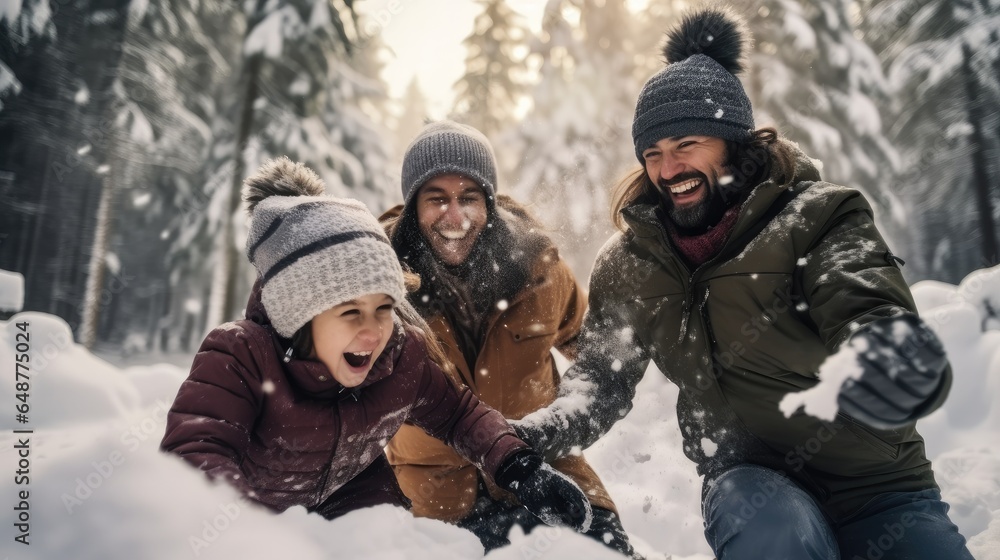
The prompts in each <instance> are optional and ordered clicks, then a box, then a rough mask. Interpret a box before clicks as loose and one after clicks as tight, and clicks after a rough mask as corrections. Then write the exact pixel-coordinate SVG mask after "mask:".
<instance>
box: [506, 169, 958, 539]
mask: <svg viewBox="0 0 1000 560" xmlns="http://www.w3.org/2000/svg"><path fill="white" fill-rule="evenodd" d="M796 151H797V150H796ZM789 189H792V190H793V191H794V192H795V193H796V194H795V196H794V198H791V199H790V201H788V199H789V197H790V195H783V193H784V192H785V191H788V190H789ZM779 208H780V212H777V213H776V214H775V211H776V210H778V209H779ZM661 212H662V210H661V208H660V205H659V203H658V200H657V199H655V198H654V197H651V196H650V197H646V198H640V199H638V200H636V201H635V202H634V203H632V204H630V205H628V206H627V207H626V208H624V209H623V210H622V217H623V219H624V221H625V223H626V224H627V226H628V228H627V230H626V231H625V232H624V233H618V234H616V235H614V236H613V237H612V238H611V239H610V240H609V241H608V242H607V244H606V245H605V246H604V247H603V248H602V250H601V252H600V254H599V256H598V258H597V261H596V263H595V265H594V271H593V273H592V275H591V280H590V289H589V290H590V292H589V306H590V307H589V311H588V313H587V316H586V319H585V321H584V326H583V329H582V331H581V337H580V342H579V357H578V360H577V362H576V364H575V365H574V367H573V368H571V369H570V371H569V372H567V374H566V375H565V377H564V379H563V383H562V385H561V386H560V396H559V398H558V399H557V400H556V401H555V402H554V403H553V404H552V405H551V406H550V407H548V408H545V409H542V410H540V411H538V412H535V413H533V414H531V415H529V416H527V417H526V418H524V419H523V420H522V421H521V422H519V423H516V424H517V425H518V431H519V433H520V434H522V435H523V436H524V437H526V438H527V441H528V442H529V444H530V445H532V446H533V447H534V448H535V449H538V450H540V451H541V452H543V453H544V454H546V456H547V457H548V458H552V457H556V456H561V455H563V454H565V453H568V452H569V450H570V449H572V448H573V447H576V446H580V447H584V448H585V447H587V446H589V445H590V444H592V443H593V442H594V441H596V440H597V439H598V438H599V437H601V436H602V435H603V434H604V433H606V432H607V431H608V430H609V429H610V428H611V426H612V425H613V424H614V423H615V422H617V421H618V420H619V419H621V418H622V417H624V415H625V414H627V412H628V411H629V410H630V409H631V407H632V397H633V396H634V395H635V387H636V384H638V382H639V381H640V379H641V378H642V375H643V373H644V372H645V371H646V368H647V366H648V364H649V361H650V360H652V361H653V363H655V364H656V366H657V367H658V368H659V370H660V371H662V372H663V374H664V375H665V376H667V378H669V379H670V380H671V381H672V382H673V383H675V384H676V385H677V386H678V387H679V388H680V394H679V396H678V401H677V416H678V421H679V424H680V428H681V431H682V435H683V437H684V453H685V455H687V457H688V458H690V459H691V460H692V461H694V462H695V463H697V466H698V472H699V474H701V475H703V476H704V477H705V488H707V487H708V485H709V484H711V482H712V480H713V479H714V478H715V477H717V476H718V475H720V474H721V473H722V472H724V471H726V470H728V469H729V468H731V467H733V466H735V465H738V464H745V463H752V464H757V465H761V466H765V467H769V468H773V469H777V470H780V471H782V472H785V473H787V474H788V475H789V476H791V477H793V478H794V479H795V480H797V481H798V482H799V483H800V484H801V485H802V486H804V487H805V488H806V489H808V490H809V491H810V492H812V493H813V495H814V496H815V497H816V498H817V500H818V501H819V503H820V504H822V506H823V507H824V509H825V510H826V511H827V513H828V514H829V515H830V516H831V518H832V519H834V520H840V519H843V518H845V517H846V516H849V515H850V514H851V513H852V512H853V511H856V510H857V509H859V508H860V507H861V506H863V505H864V504H865V503H866V502H867V501H868V500H869V499H871V498H872V497H873V496H875V495H876V494H878V493H881V492H892V491H913V490H921V489H925V488H933V487H936V485H935V482H934V476H933V473H932V471H931V464H930V462H929V461H928V460H927V458H926V455H925V452H924V443H923V439H922V438H921V437H920V435H919V434H918V433H917V431H916V429H915V427H914V425H909V426H906V427H903V428H900V429H895V430H875V429H871V428H868V427H867V426H864V425H862V424H860V423H859V422H857V421H855V420H853V419H852V418H850V417H848V416H846V415H844V414H838V416H837V418H836V419H835V420H834V421H833V422H826V421H822V420H819V419H817V418H814V417H811V416H808V415H805V414H804V413H802V412H801V411H800V412H797V413H795V414H793V415H792V416H791V417H789V418H786V417H785V416H784V415H783V414H782V413H781V411H780V410H779V408H778V403H779V402H780V401H781V399H782V398H783V397H784V396H785V395H786V394H788V393H790V392H794V391H801V390H804V389H808V388H810V387H813V386H814V385H816V384H817V383H818V379H817V375H816V372H817V371H818V370H819V367H820V365H821V364H822V363H823V362H824V360H826V358H827V357H828V356H830V355H831V354H833V353H834V352H836V351H837V349H838V348H839V346H840V345H841V343H842V342H844V341H845V340H846V339H847V338H848V337H849V336H850V334H851V333H852V332H853V331H855V330H857V329H858V328H860V327H862V326H864V325H866V324H867V323H869V322H871V321H873V320H875V319H878V318H880V317H886V316H892V315H895V314H898V313H901V312H904V311H911V312H915V306H914V302H913V298H912V297H911V295H910V291H909V288H908V287H907V285H906V282H905V281H904V280H903V276H902V274H901V273H900V271H899V269H898V268H897V266H896V264H895V262H896V259H895V257H894V256H893V255H892V254H891V253H890V252H889V248H888V247H887V246H886V243H885V241H884V240H883V239H882V236H881V235H880V234H879V232H878V230H877V229H876V227H875V223H874V221H873V216H872V209H871V207H870V206H869V204H868V202H867V201H866V200H865V198H864V196H862V194H861V193H860V192H858V191H857V190H855V189H851V188H847V187H843V186H838V185H834V184H830V183H825V182H822V181H821V180H820V177H819V173H818V171H817V170H816V168H815V166H814V165H813V163H812V162H811V160H810V159H809V158H808V157H806V156H805V154H802V153H801V152H798V157H797V165H796V172H795V177H794V178H792V179H791V180H788V179H786V178H785V177H783V176H777V177H776V176H774V175H772V176H771V178H770V179H768V180H766V181H764V182H763V183H761V184H759V185H758V186H756V187H755V188H754V189H753V191H752V192H751V193H750V194H749V195H748V197H747V198H746V200H745V202H743V203H742V206H741V208H740V212H739V217H738V219H737V221H736V225H735V226H734V230H733V232H732V233H731V235H730V237H729V240H728V241H727V245H726V246H725V247H723V249H722V250H721V252H720V253H719V254H718V255H717V256H716V257H714V258H713V259H712V260H710V261H708V262H707V263H705V264H703V265H701V266H699V267H698V268H697V269H696V270H691V269H690V268H689V267H688V265H687V264H686V263H685V261H684V260H683V259H682V258H681V257H680V255H679V254H678V252H677V251H676V250H675V249H674V247H673V245H672V243H671V242H670V240H669V236H668V235H667V233H666V230H665V228H664V226H663V222H662V218H663V216H662V214H661ZM754 230H759V233H757V234H756V235H753V234H751V236H752V238H751V239H750V240H749V242H746V241H747V239H748V237H747V235H746V232H748V231H749V232H752V231H754ZM950 385H951V370H950V368H949V369H948V370H947V371H946V373H945V379H944V382H943V383H942V387H941V389H940V390H939V392H938V393H937V394H936V395H935V397H934V402H932V403H931V406H930V407H929V408H928V410H927V411H928V412H929V411H930V410H933V409H934V408H937V407H938V406H940V404H941V402H942V401H943V400H944V398H945V396H946V395H947V393H948V389H949V388H950ZM667 413H668V411H664V414H667ZM650 444H651V445H655V444H656V442H650Z"/></svg>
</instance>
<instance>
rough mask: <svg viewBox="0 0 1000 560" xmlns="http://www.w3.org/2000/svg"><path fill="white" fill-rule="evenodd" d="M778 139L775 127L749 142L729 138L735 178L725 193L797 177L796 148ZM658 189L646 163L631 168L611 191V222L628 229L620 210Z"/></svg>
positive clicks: (758, 132)
mask: <svg viewBox="0 0 1000 560" xmlns="http://www.w3.org/2000/svg"><path fill="white" fill-rule="evenodd" d="M779 140H780V137H779V135H778V131H777V130H776V129H774V128H771V127H765V128H760V129H758V130H755V131H754V133H753V137H752V138H751V140H750V141H749V142H726V152H727V157H726V161H727V164H726V165H727V167H729V171H730V173H731V174H732V175H733V181H732V182H731V183H729V184H728V185H725V186H724V187H723V191H724V192H723V196H737V197H739V196H746V195H747V194H749V191H750V190H751V189H752V188H753V187H755V186H757V185H758V184H760V183H761V182H763V181H764V180H766V179H767V178H768V176H775V177H776V178H777V180H779V181H792V180H794V178H795V152H794V149H793V148H792V147H791V146H789V145H788V144H787V143H786V142H780V141H779ZM656 193H657V189H656V185H654V184H653V181H652V180H650V178H649V175H648V174H647V173H646V169H645V168H644V167H639V168H638V169H635V170H633V171H630V172H629V173H628V174H627V175H625V177H623V178H622V179H621V181H619V182H618V184H617V185H615V187H614V188H613V189H612V191H611V223H612V224H614V226H615V227H616V228H618V230H619V231H625V230H626V229H628V226H627V225H626V224H625V221H624V220H623V219H622V215H621V211H622V210H623V209H624V208H625V207H627V206H629V205H630V204H632V203H633V202H635V201H637V200H639V199H640V198H644V197H647V196H654V195H656Z"/></svg>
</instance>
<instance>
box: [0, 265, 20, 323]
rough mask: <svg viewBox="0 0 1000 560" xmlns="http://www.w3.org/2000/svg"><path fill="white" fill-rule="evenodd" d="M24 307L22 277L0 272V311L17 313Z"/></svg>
mask: <svg viewBox="0 0 1000 560" xmlns="http://www.w3.org/2000/svg"><path fill="white" fill-rule="evenodd" d="M23 307H24V276H22V275H21V274H20V273H18V272H11V271H9V270H0V311H6V312H8V313H9V312H14V313H16V312H18V311H20V310H21V308H23Z"/></svg>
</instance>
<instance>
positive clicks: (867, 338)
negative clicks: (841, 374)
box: [837, 313, 948, 429]
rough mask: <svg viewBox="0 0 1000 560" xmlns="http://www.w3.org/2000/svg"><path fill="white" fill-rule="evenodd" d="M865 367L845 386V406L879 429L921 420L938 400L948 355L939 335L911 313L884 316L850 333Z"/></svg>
mask: <svg viewBox="0 0 1000 560" xmlns="http://www.w3.org/2000/svg"><path fill="white" fill-rule="evenodd" d="M848 342H849V343H850V344H852V345H853V346H854V347H855V348H858V350H859V352H858V360H859V362H860V364H861V367H862V369H863V372H862V374H861V377H860V378H858V379H856V380H848V381H846V382H845V383H844V385H843V386H842V387H841V389H840V395H839V397H838V399H837V402H838V404H839V406H840V410H842V411H843V412H845V413H846V414H848V415H850V416H852V417H854V418H856V419H858V420H860V421H862V422H864V423H866V424H868V425H870V426H872V427H875V428H882V429H889V428H897V427H899V426H903V425H905V424H909V423H910V422H914V421H916V420H917V419H918V418H920V417H922V416H923V415H924V413H925V412H926V409H927V406H926V405H929V404H930V403H931V402H932V401H934V400H935V399H936V396H937V391H938V389H939V388H940V387H941V379H942V378H943V377H944V372H945V369H946V368H947V367H948V358H947V357H946V356H945V353H944V347H943V346H942V345H941V341H940V340H938V337H937V335H935V334H934V332H933V331H931V330H930V328H928V327H927V325H926V324H924V322H923V321H921V320H920V318H919V317H917V316H916V315H913V314H911V313H907V314H905V315H901V316H898V317H884V318H882V319H878V320H876V321H874V322H872V323H871V324H869V325H867V326H865V327H864V328H862V329H861V330H859V331H857V332H856V333H854V334H853V335H851V338H850V340H849V341H848Z"/></svg>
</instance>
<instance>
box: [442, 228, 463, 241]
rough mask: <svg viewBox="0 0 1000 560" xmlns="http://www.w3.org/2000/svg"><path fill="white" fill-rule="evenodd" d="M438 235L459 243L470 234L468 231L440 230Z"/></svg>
mask: <svg viewBox="0 0 1000 560" xmlns="http://www.w3.org/2000/svg"><path fill="white" fill-rule="evenodd" d="M437 233H438V235H440V236H441V237H443V238H445V239H447V240H449V241H458V240H459V239H465V236H466V235H468V234H469V231H468V230H465V231H462V230H457V231H456V230H438V232H437Z"/></svg>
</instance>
